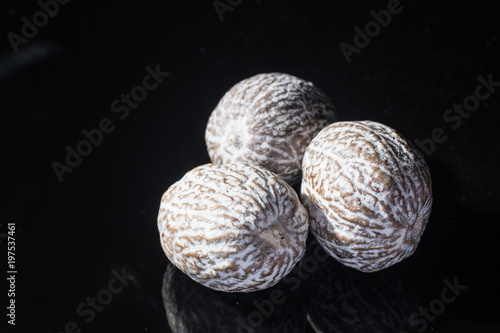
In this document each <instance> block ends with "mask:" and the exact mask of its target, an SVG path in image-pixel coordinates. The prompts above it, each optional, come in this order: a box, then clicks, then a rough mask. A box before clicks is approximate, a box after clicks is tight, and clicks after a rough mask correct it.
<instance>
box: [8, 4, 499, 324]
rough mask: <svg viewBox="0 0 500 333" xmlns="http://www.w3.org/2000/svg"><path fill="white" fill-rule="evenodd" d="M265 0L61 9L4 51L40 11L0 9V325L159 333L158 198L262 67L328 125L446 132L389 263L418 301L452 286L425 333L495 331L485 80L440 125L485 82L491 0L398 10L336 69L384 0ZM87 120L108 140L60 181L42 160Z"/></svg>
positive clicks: (161, 259) (492, 147)
mask: <svg viewBox="0 0 500 333" xmlns="http://www.w3.org/2000/svg"><path fill="white" fill-rule="evenodd" d="M223 2H226V1H223ZM269 2H270V1H267V2H265V1H252V0H245V1H243V2H242V3H241V4H239V5H236V6H234V7H233V10H232V11H227V12H225V13H224V14H223V18H224V20H223V21H221V20H220V18H219V16H218V14H217V12H216V10H215V9H214V7H213V4H212V2H211V1H206V2H204V3H202V2H199V3H194V2H192V1H78V0H72V1H70V2H69V3H68V4H65V5H60V8H59V12H58V13H57V15H55V16H54V17H53V18H50V19H49V20H48V23H47V24H46V25H45V26H43V27H41V28H39V31H38V33H37V34H36V36H35V37H33V38H31V39H29V42H28V43H27V44H21V45H20V46H19V50H20V52H19V53H17V54H16V53H15V52H14V49H13V47H12V46H11V43H10V42H9V40H8V38H7V34H8V33H9V32H14V33H16V34H19V35H20V34H21V28H22V25H23V22H22V21H21V18H22V17H23V16H26V17H27V18H28V19H29V20H30V21H32V16H33V14H34V13H36V12H37V11H39V10H40V6H39V5H38V4H37V3H36V2H35V1H33V2H27V1H25V2H19V1H3V2H2V5H1V11H0V19H1V21H0V22H1V28H2V31H1V35H0V36H1V38H2V39H1V42H0V50H1V51H0V133H1V135H2V137H1V145H2V146H1V149H2V161H3V163H2V183H1V193H2V197H1V203H2V216H1V227H0V232H1V233H4V234H5V233H6V232H7V223H9V222H15V223H16V228H17V230H16V234H15V238H16V266H17V270H18V274H17V280H16V327H15V329H14V330H13V327H12V326H10V325H9V326H8V327H7V325H5V327H7V330H8V332H10V331H13V332H14V331H18V332H63V331H64V329H65V328H64V327H65V325H66V323H67V322H70V321H75V322H76V323H77V325H78V326H79V328H80V329H81V330H82V332H115V331H116V332H118V331H123V332H169V331H170V330H169V326H168V322H167V318H166V315H165V310H164V308H163V301H162V295H161V285H162V278H163V274H164V272H165V269H166V267H167V263H168V261H167V259H166V257H165V255H164V254H163V251H162V249H161V247H160V243H159V237H158V231H157V227H156V217H157V212H158V208H159V201H160V198H161V195H162V193H163V192H164V191H165V190H166V189H167V188H168V187H169V186H170V185H171V184H172V183H173V182H174V181H176V180H178V179H180V178H181V177H182V175H183V174H184V173H185V172H187V171H188V170H190V169H191V168H193V167H195V166H198V165H200V164H204V163H207V162H209V157H208V154H207V152H206V148H205V143H204V129H205V125H206V122H207V120H208V117H209V115H210V112H211V111H212V110H213V109H214V108H215V106H216V104H217V102H218V100H219V99H220V98H221V97H222V95H223V94H224V93H225V92H226V91H227V90H228V89H229V88H230V87H231V86H232V85H234V84H235V83H237V82H238V81H240V80H242V79H244V78H247V77H249V76H252V75H254V74H257V73H262V72H285V73H290V74H293V75H296V76H299V77H301V78H304V79H307V80H310V81H312V82H314V83H315V84H316V85H317V86H319V87H320V88H321V89H322V90H324V91H325V92H326V93H327V94H328V95H329V96H330V97H331V98H332V100H333V101H334V103H335V105H336V107H337V108H338V117H339V120H368V119H369V120H374V121H378V122H381V123H385V124H387V125H389V126H391V127H393V128H395V129H397V130H398V131H399V132H401V133H402V134H403V135H405V136H406V137H407V138H408V139H409V140H410V141H414V140H415V139H419V140H422V139H426V138H429V137H430V136H431V133H432V131H433V130H434V129H435V128H442V129H443V131H444V133H445V134H446V135H447V140H446V141H445V142H443V143H441V144H438V145H437V146H436V149H435V151H434V152H433V153H432V154H430V156H427V158H426V159H427V162H428V165H429V167H430V171H431V174H432V179H433V191H434V205H433V210H432V215H431V218H430V221H429V223H428V227H427V229H426V231H425V233H424V235H423V238H422V240H421V243H420V245H419V248H418V250H417V252H416V253H415V254H414V255H413V256H412V257H410V258H408V259H406V260H405V261H404V262H402V263H400V264H398V265H396V266H397V267H396V269H400V270H402V271H404V272H408V271H410V272H416V273H415V276H414V278H415V280H416V281H417V285H418V287H416V288H415V290H414V291H418V302H417V304H416V306H417V308H418V306H421V307H427V306H429V303H430V302H431V301H432V300H433V299H436V298H439V297H440V294H441V291H442V290H443V288H444V287H445V285H444V283H443V280H444V279H448V280H449V281H453V279H455V278H457V279H458V281H459V282H460V283H461V284H464V285H467V286H468V288H467V290H465V291H463V293H462V294H461V295H460V296H459V297H457V299H456V300H455V301H454V302H453V303H452V304H449V305H446V309H445V311H444V312H443V313H442V314H440V315H439V316H437V318H436V319H435V320H434V321H433V322H432V323H429V325H428V329H429V330H430V329H431V328H432V329H433V330H434V331H436V332H498V331H500V330H499V328H500V324H499V320H498V310H499V306H498V296H499V289H500V288H499V285H498V281H499V275H498V273H497V271H496V267H495V266H497V265H498V254H499V251H498V231H499V228H498V223H499V222H500V219H499V217H500V216H499V215H500V214H499V213H498V202H499V201H500V200H499V199H500V196H499V191H498V188H499V177H498V164H499V156H498V146H499V145H498V144H499V140H498V134H497V127H498V120H499V117H498V112H499V111H500V87H499V88H497V91H495V92H494V93H492V94H491V96H490V97H489V98H488V99H487V100H486V101H484V102H481V103H480V106H479V107H478V109H477V110H476V111H475V112H473V113H471V115H470V117H468V118H467V119H463V121H462V123H461V126H459V127H458V128H457V129H455V130H454V129H452V128H451V126H450V124H449V123H446V122H445V121H444V120H443V114H444V113H445V111H446V110H447V109H449V108H451V107H452V106H453V104H454V103H462V102H463V101H464V99H465V98H466V97H467V96H469V95H471V94H473V93H474V89H475V88H476V86H477V84H478V83H479V81H478V79H477V78H478V76H483V77H485V78H486V77H487V76H488V75H489V74H491V75H492V77H493V80H494V81H500V66H499V60H500V52H499V51H500V30H499V29H498V28H499V25H498V12H497V10H496V9H495V7H493V6H492V5H489V4H488V2H474V1H469V2H457V1H425V0H413V1H408V0H402V1H401V5H402V6H403V10H402V12H401V13H399V14H397V15H393V16H392V20H391V22H390V24H389V25H388V26H387V27H384V28H382V29H381V31H380V33H379V34H378V35H377V36H375V37H373V38H372V39H371V41H370V43H369V45H368V46H366V47H365V48H363V49H362V50H361V52H360V53H359V54H353V55H352V61H351V63H348V62H347V61H346V59H345V58H344V56H343V54H342V51H341V49H340V47H339V44H340V43H341V42H346V43H349V44H353V39H354V35H355V32H354V30H353V29H354V27H356V26H358V27H360V28H361V29H364V26H365V24H366V23H367V22H369V21H372V20H373V18H372V16H371V15H370V11H371V10H375V11H379V10H381V9H385V8H386V7H387V1H364V2H360V1H356V2H354V1H273V2H272V3H269ZM233 3H235V1H233ZM490 3H494V2H490ZM157 64H159V66H160V68H161V70H162V71H164V72H168V73H170V74H169V76H168V77H166V78H165V79H164V81H163V82H162V83H161V84H160V85H159V86H158V87H157V88H156V89H154V90H152V91H149V92H148V95H147V97H146V98H145V100H144V101H142V102H140V103H139V105H138V106H137V107H136V108H135V109H131V110H130V114H129V116H128V117H126V118H125V119H123V120H121V119H119V117H118V116H119V115H120V114H116V113H113V112H112V110H111V103H112V102H113V100H115V99H117V98H118V99H119V98H120V95H121V94H122V93H125V94H128V93H130V91H131V89H132V88H133V87H135V86H137V85H140V84H141V83H142V79H143V77H144V76H145V75H146V74H147V72H146V70H145V67H146V66H151V67H152V68H155V66H156V65H157ZM103 118H109V119H111V121H112V122H113V124H114V125H115V129H114V131H113V132H112V133H109V134H105V135H104V137H103V140H102V142H101V143H100V144H99V145H98V146H97V147H94V148H93V151H92V153H91V154H89V155H88V156H86V157H83V160H82V162H81V164H80V165H78V166H77V167H75V168H74V169H73V171H72V172H71V173H65V174H64V175H63V181H62V182H59V180H58V178H57V176H56V175H55V173H54V171H53V169H52V166H51V163H53V161H58V162H61V163H65V162H64V160H65V157H66V150H65V147H66V146H67V145H69V146H71V147H73V148H75V147H76V145H77V144H78V142H79V141H81V140H82V139H84V138H85V137H84V136H83V134H82V133H81V131H82V130H84V129H86V130H91V129H94V128H97V127H98V124H99V122H100V121H101V119H103ZM0 241H1V242H2V243H1V244H2V246H1V249H2V252H3V253H5V254H2V255H1V256H0V258H3V259H2V261H3V262H2V263H1V265H0V267H2V271H3V272H4V273H5V272H6V271H7V268H6V266H7V258H6V252H7V249H6V247H7V246H6V239H5V238H1V239H0ZM123 268H125V269H126V270H127V271H128V272H132V273H131V274H132V275H133V276H134V277H135V280H134V281H133V282H130V284H129V285H127V286H125V288H124V289H123V291H122V292H120V293H118V294H116V295H114V296H113V299H112V301H111V302H110V303H109V304H107V305H105V306H104V308H103V310H102V311H101V312H96V315H95V319H94V320H92V321H91V322H90V323H86V322H85V321H84V319H85V318H87V317H82V316H80V315H78V314H77V312H76V310H75V309H76V308H77V306H78V305H79V304H80V303H82V302H85V300H86V299H87V297H96V294H97V293H98V292H99V291H100V290H102V289H103V288H106V287H107V285H108V282H109V281H110V279H111V278H112V277H113V275H112V271H113V270H118V271H119V270H122V269H123ZM332 274H335V273H332ZM2 276H3V275H2ZM368 276H369V275H368ZM405 276H406V275H405ZM368 279H370V278H369V277H368ZM4 281H5V280H4ZM311 281H314V280H313V279H312V278H311V279H309V282H311ZM2 286H3V288H5V289H3V290H2V291H0V293H1V294H2V306H1V308H2V309H4V310H2V311H3V312H5V314H6V310H5V307H6V306H7V298H6V297H5V296H6V292H7V289H8V287H7V285H6V284H5V283H4V284H2ZM389 289H390V287H389ZM4 300H5V301H4ZM302 301H303V302H304V303H307V301H306V298H302ZM248 302H251V300H250V301H248ZM3 312H2V314H1V316H0V318H2V320H1V321H2V324H1V325H2V327H3V325H4V324H6V321H7V317H6V316H5V314H4V313H3ZM193 320H196V318H194V319H193ZM347 331H349V330H347ZM353 331H354V330H353ZM368 331H370V330H368ZM308 332H312V329H311V328H308Z"/></svg>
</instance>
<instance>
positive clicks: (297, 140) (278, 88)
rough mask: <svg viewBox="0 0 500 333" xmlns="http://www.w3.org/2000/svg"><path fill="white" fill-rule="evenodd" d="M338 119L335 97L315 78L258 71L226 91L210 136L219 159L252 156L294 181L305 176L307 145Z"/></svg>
mask: <svg viewBox="0 0 500 333" xmlns="http://www.w3.org/2000/svg"><path fill="white" fill-rule="evenodd" d="M333 121H335V108H334V106H333V104H332V102H331V101H330V99H329V98H328V97H327V96H326V95H325V94H324V93H323V92H321V91H320V90H319V89H318V88H317V87H316V86H315V85H314V84H313V83H311V82H308V81H305V80H302V79H299V78H297V77H295V76H292V75H289V74H283V73H267V74H258V75H255V76H253V77H251V78H248V79H245V80H243V81H241V82H239V83H238V84H236V85H235V86H233V87H232V88H231V89H230V90H229V91H228V92H227V93H226V94H225V95H224V97H222V99H221V100H220V102H219V104H218V105H217V107H216V108H215V110H214V111H213V112H212V114H211V115H210V118H209V120H208V124H207V129H206V132H205V141H206V143H207V148H208V153H209V155H210V159H211V160H212V162H213V163H215V164H226V163H231V162H237V161H243V162H250V163H252V164H257V165H260V166H263V167H265V168H266V169H268V170H270V171H272V172H274V173H276V174H277V175H278V176H280V177H281V178H282V179H284V180H285V181H287V182H288V183H290V184H293V183H296V182H298V181H299V180H300V176H301V168H302V157H303V156H304V151H305V149H306V147H307V145H308V144H309V142H310V141H311V140H312V139H313V138H314V136H315V135H316V134H317V133H318V132H319V131H320V130H321V129H322V128H324V127H325V126H327V125H328V124H330V123H332V122H333Z"/></svg>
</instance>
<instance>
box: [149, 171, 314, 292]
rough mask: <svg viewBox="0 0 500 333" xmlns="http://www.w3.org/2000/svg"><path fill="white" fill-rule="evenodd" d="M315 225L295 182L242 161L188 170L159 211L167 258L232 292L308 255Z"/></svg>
mask: <svg viewBox="0 0 500 333" xmlns="http://www.w3.org/2000/svg"><path fill="white" fill-rule="evenodd" d="M308 227H309V224H308V215H307V211H306V210H305V208H304V207H303V206H302V205H301V203H300V201H299V198H298V196H297V194H296V193H295V191H294V190H293V189H292V188H291V187H290V185H288V184H287V183H286V182H285V181H283V180H282V179H280V178H279V177H278V176H276V175H275V174H274V173H272V172H270V171H268V170H266V169H264V168H262V167H259V166H255V165H250V164H247V163H243V162H239V163H231V164H227V165H215V164H206V165H202V166H200V167H197V168H195V169H193V170H191V171H189V172H188V173H186V175H185V176H184V177H183V178H182V179H181V180H180V181H178V182H176V183H175V184H173V185H172V186H171V187H170V188H169V189H168V190H167V191H166V192H165V194H164V195H163V197H162V199H161V205H160V212H159V215H158V229H159V232H160V236H161V245H162V247H163V250H164V251H165V254H166V255H167V257H168V259H169V260H170V261H171V262H172V263H173V264H174V265H175V266H177V267H178V268H179V269H180V270H182V271H183V272H184V273H185V274H187V275H188V276H189V277H191V278H192V279H193V280H195V281H197V282H199V283H201V284H202V285H204V286H207V287H209V288H212V289H215V290H219V291H226V292H249V291H256V290H261V289H265V288H268V287H271V286H273V285H274V284H276V283H277V282H279V281H280V280H281V279H282V278H283V277H284V276H285V275H286V274H288V273H289V272H290V271H291V270H292V268H293V267H294V266H295V264H296V263H297V262H298V261H299V260H300V258H301V257H302V256H303V254H304V251H305V242H306V238H307V233H308Z"/></svg>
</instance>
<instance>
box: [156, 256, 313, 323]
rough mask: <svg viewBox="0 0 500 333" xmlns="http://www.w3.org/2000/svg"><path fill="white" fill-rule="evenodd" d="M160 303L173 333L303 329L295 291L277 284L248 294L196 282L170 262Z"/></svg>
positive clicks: (303, 318) (301, 309)
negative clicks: (225, 291)
mask: <svg viewBox="0 0 500 333" xmlns="http://www.w3.org/2000/svg"><path fill="white" fill-rule="evenodd" d="M163 303H164V305H165V310H166V313H167V320H168V323H169V326H170V328H171V329H172V332H173V333H180V332H182V333H199V332H206V333H211V332H214V333H225V332H228V333H251V332H254V333H257V332H280V333H281V332H284V333H286V332H305V331H306V327H307V319H306V307H305V306H304V304H303V302H302V300H301V299H299V297H298V294H297V293H291V292H289V291H287V288H286V287H285V286H284V285H283V284H281V283H279V284H277V285H276V286H274V287H272V288H269V289H266V290H263V291H258V292H254V293H249V294H241V293H238V294H231V293H223V292H219V291H215V290H212V289H208V288H205V287H203V286H202V285H199V284H197V283H196V282H194V281H193V280H191V279H190V278H189V277H187V276H186V275H185V274H183V273H182V272H181V271H180V270H178V269H177V268H175V267H174V266H173V265H172V264H169V265H168V266H167V270H166V272H165V276H164V278H163Z"/></svg>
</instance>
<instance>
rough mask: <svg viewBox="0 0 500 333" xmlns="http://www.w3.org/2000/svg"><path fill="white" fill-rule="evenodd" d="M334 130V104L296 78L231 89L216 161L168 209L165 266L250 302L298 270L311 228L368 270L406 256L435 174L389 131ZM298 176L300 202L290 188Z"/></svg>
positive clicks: (164, 212)
mask: <svg viewBox="0 0 500 333" xmlns="http://www.w3.org/2000/svg"><path fill="white" fill-rule="evenodd" d="M335 121H336V115H335V108H334V106H333V104H332V102H331V101H330V99H329V98H328V97H327V96H326V95H325V94H324V93H323V92H322V91H320V90H319V89H318V88H317V87H316V86H315V85H314V84H312V83H311V82H308V81H305V80H302V79H299V78H297V77H294V76H292V75H288V74H282V73H269V74H259V75H256V76H253V77H251V78H248V79H246V80H243V81H241V82H239V83H238V84H236V85H235V86H233V87H232V88H231V89H230V90H229V91H228V92H227V93H226V94H225V95H224V97H223V98H222V99H221V100H220V102H219V104H218V105H217V107H216V108H215V110H214V111H213V112H212V114H211V116H210V118H209V120H208V124H207V128H206V133H205V139H206V144H207V148H208V153H209V155H210V159H211V160H212V163H210V164H205V165H202V166H199V167H197V168H195V169H193V170H191V171H189V172H188V173H186V175H185V176H184V177H183V178H182V179H181V180H179V181H178V182H176V183H175V184H173V185H172V186H171V187H170V188H169V189H168V190H167V191H166V192H165V194H164V195H163V197H162V199H161V205H160V212H159V216H158V228H159V232H160V237H161V244H162V247H163V250H164V251H165V254H166V255H167V257H168V259H169V260H170V261H171V262H172V263H173V264H174V265H175V266H177V267H178V268H179V269H180V270H181V271H183V272H184V273H185V274H187V275H188V276H189V277H191V278H192V279H193V280H195V281H197V282H199V283H201V284H202V285H205V286H207V287H209V288H212V289H215V290H220V291H225V292H250V291H256V290H261V289H265V288H268V287H271V286H273V285H274V284H276V283H278V282H279V281H280V280H281V279H282V278H283V277H284V276H286V275H287V274H288V273H289V272H290V271H291V270H292V268H293V267H294V266H295V264H296V263H297V262H298V261H299V260H300V259H301V258H302V256H303V255H304V252H305V248H306V238H307V235H308V231H309V230H311V232H312V234H313V235H314V236H315V237H316V239H317V240H318V242H319V243H320V245H321V246H322V247H323V248H324V249H325V251H326V252H327V253H328V254H330V255H331V256H332V257H334V258H335V259H336V260H338V261H339V262H341V263H342V264H344V265H346V266H348V267H352V268H355V269H358V270H360V271H363V272H374V271H378V270H381V269H383V268H386V267H389V266H391V265H393V264H395V263H397V262H399V261H401V260H403V259H404V258H406V257H408V256H410V255H411V254H412V253H413V252H414V251H415V249H416V247H417V245H418V243H419V241H420V237H421V235H422V233H423V231H424V229H425V225H426V223H427V220H428V217H429V214H430V209H431V203H432V194H431V178H430V174H429V170H428V168H427V165H426V164H425V162H424V160H423V158H422V156H421V155H420V154H419V153H418V152H417V151H416V150H415V149H414V148H413V147H412V146H411V144H409V143H408V141H406V140H405V139H404V138H403V137H402V136H401V135H400V134H398V133H397V132H396V131H395V130H393V129H391V128H390V127H388V126H385V125H383V124H380V123H376V122H373V121H345V122H335ZM301 178H302V182H301V190H300V192H301V197H300V199H299V197H298V195H297V194H296V192H295V190H294V189H293V188H292V187H291V185H294V184H296V183H298V182H299V181H300V179H301Z"/></svg>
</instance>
